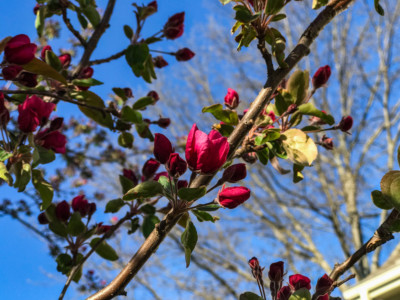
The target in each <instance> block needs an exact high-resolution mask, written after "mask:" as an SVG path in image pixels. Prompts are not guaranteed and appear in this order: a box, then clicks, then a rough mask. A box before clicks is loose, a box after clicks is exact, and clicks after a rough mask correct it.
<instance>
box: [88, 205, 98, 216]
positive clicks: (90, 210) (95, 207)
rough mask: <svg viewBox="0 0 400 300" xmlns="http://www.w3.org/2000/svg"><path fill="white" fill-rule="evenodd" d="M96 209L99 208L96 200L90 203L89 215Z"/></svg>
mask: <svg viewBox="0 0 400 300" xmlns="http://www.w3.org/2000/svg"><path fill="white" fill-rule="evenodd" d="M96 209H97V206H96V203H94V202H92V203H89V210H88V215H89V216H91V215H93V214H94V212H95V211H96Z"/></svg>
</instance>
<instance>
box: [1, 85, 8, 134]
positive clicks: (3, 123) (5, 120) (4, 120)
mask: <svg viewBox="0 0 400 300" xmlns="http://www.w3.org/2000/svg"><path fill="white" fill-rule="evenodd" d="M8 122H10V112H9V111H8V109H7V107H6V106H5V104H4V95H3V93H2V92H0V128H1V127H3V128H5V127H6V126H7V124H8Z"/></svg>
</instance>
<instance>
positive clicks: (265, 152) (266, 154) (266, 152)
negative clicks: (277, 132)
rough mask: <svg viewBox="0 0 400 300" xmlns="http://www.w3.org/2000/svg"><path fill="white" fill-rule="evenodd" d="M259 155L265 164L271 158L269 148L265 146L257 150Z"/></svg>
mask: <svg viewBox="0 0 400 300" xmlns="http://www.w3.org/2000/svg"><path fill="white" fill-rule="evenodd" d="M256 153H257V157H258V159H259V160H260V162H261V163H262V164H263V165H266V164H268V159H269V150H268V148H264V149H262V150H260V151H257V152H256Z"/></svg>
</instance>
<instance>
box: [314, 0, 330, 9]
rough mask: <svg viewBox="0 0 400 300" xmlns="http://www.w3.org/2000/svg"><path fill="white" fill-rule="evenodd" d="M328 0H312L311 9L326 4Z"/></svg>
mask: <svg viewBox="0 0 400 300" xmlns="http://www.w3.org/2000/svg"><path fill="white" fill-rule="evenodd" d="M328 2H329V0H313V3H312V9H318V8H321V7H322V6H325V5H327V4H328Z"/></svg>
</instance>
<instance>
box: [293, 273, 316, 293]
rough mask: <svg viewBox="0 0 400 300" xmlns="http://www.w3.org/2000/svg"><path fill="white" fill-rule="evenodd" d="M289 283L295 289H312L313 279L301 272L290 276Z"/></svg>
mask: <svg viewBox="0 0 400 300" xmlns="http://www.w3.org/2000/svg"><path fill="white" fill-rule="evenodd" d="M289 283H290V285H291V286H292V287H293V289H294V290H295V291H297V290H299V289H301V288H306V289H308V290H309V289H311V284H310V283H311V280H310V279H309V278H308V277H306V276H303V275H301V274H295V275H292V276H289Z"/></svg>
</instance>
